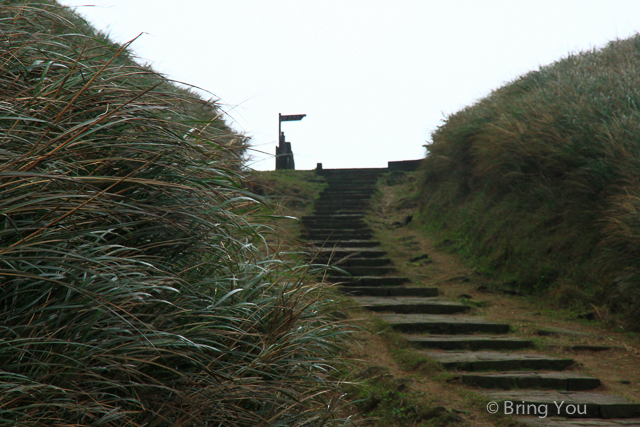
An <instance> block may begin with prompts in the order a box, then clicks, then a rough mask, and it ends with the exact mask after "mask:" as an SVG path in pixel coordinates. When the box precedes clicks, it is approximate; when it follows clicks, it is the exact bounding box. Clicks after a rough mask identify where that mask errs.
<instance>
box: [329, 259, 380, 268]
mask: <svg viewBox="0 0 640 427" xmlns="http://www.w3.org/2000/svg"><path fill="white" fill-rule="evenodd" d="M334 265H335V266H337V267H340V268H346V267H384V266H387V265H391V260H390V259H389V258H347V259H346V260H344V261H343V262H340V263H337V264H334Z"/></svg>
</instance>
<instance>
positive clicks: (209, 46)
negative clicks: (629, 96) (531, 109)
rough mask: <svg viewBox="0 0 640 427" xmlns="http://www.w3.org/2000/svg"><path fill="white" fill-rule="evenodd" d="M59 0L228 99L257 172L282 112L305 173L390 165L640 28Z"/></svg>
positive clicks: (527, 9)
mask: <svg viewBox="0 0 640 427" xmlns="http://www.w3.org/2000/svg"><path fill="white" fill-rule="evenodd" d="M59 2H60V3H62V4H64V5H67V6H72V7H76V6H77V11H78V12H79V13H80V14H81V15H83V16H84V17H85V18H87V19H88V20H89V22H91V23H92V24H93V25H94V26H95V27H96V28H98V29H100V30H103V31H105V32H108V33H110V35H111V37H112V39H114V40H115V41H117V42H120V43H123V42H126V41H128V40H130V39H133V38H134V37H136V36H137V35H138V34H140V33H144V34H143V35H142V36H141V37H140V38H139V39H138V40H137V41H136V42H135V43H134V44H133V47H132V48H133V51H134V53H135V54H136V55H137V56H138V57H139V58H140V62H146V63H151V64H152V65H153V67H154V68H155V70H156V71H159V72H161V73H163V74H165V75H167V76H168V77H170V78H172V79H175V80H179V81H183V82H186V83H189V84H193V85H196V86H199V87H201V88H203V89H205V90H207V91H209V92H211V93H212V94H213V96H215V97H216V98H220V102H221V104H222V105H223V106H224V109H225V110H227V111H228V114H229V116H230V120H232V121H233V123H232V126H233V127H234V128H235V129H237V130H239V131H241V132H243V133H245V134H247V135H249V136H251V138H252V145H253V148H254V150H256V151H254V152H253V153H252V156H253V163H252V167H253V168H255V169H259V170H270V169H274V167H275V162H274V159H273V157H272V156H273V154H274V153H275V147H276V145H277V133H278V113H282V114H307V117H305V118H304V119H303V120H302V121H299V122H286V123H283V125H282V127H283V131H284V132H285V135H286V137H287V141H290V142H291V143H292V148H293V152H294V155H295V162H296V168H297V169H313V168H315V166H316V163H319V162H321V163H323V166H324V167H325V168H347V167H385V166H386V165H387V161H389V160H408V159H417V158H421V157H423V156H424V153H425V151H424V147H423V145H424V144H425V143H427V142H428V141H429V140H430V136H431V132H432V131H433V130H435V129H436V128H437V127H438V126H439V125H441V124H442V120H443V119H444V118H445V117H446V116H448V115H450V114H452V113H455V112H456V111H458V110H460V109H461V108H464V107H465V106H467V105H470V104H473V103H474V102H475V101H477V100H479V99H480V98H482V97H484V96H486V95H488V94H489V93H490V92H491V90H493V89H496V88H498V87H500V86H501V85H503V84H504V83H506V82H509V81H511V80H513V79H515V78H516V77H518V76H519V75H522V74H524V73H526V72H528V71H532V70H536V69H538V68H539V67H540V66H542V65H547V64H550V63H552V62H554V61H556V60H558V59H561V58H563V57H565V56H567V55H568V54H569V53H572V52H578V51H583V50H588V49H592V48H598V47H602V46H604V45H605V44H606V43H607V42H608V41H611V40H615V39H616V38H627V37H629V36H631V35H634V34H636V33H637V32H638V31H640V1H638V0H550V1H547V0H532V1H526V0H525V1H519V0H508V1H499V0H482V1H478V0H466V1H465V0H439V1H431V0H384V1H382V0H182V1H176V0H59ZM88 5H90V6H88ZM203 96H204V97H207V98H208V97H211V96H212V95H211V94H206V93H204V92H203ZM260 152H266V153H267V154H261V153H260Z"/></svg>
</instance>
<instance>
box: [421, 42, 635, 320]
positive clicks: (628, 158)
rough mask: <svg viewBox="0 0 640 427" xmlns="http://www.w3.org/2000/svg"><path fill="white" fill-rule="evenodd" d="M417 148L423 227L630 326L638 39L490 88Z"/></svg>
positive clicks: (519, 280)
mask: <svg viewBox="0 0 640 427" xmlns="http://www.w3.org/2000/svg"><path fill="white" fill-rule="evenodd" d="M427 150H428V155H427V159H426V161H425V165H424V186H423V189H422V193H421V196H420V201H421V213H422V218H423V223H424V224H430V225H428V226H429V227H433V228H438V229H440V230H445V235H446V236H447V237H448V240H447V242H446V243H447V244H449V245H450V246H451V247H452V248H454V249H455V250H458V251H461V252H462V253H464V254H466V255H467V256H469V257H470V258H472V259H473V261H474V263H475V264H476V266H477V270H478V271H479V272H481V273H491V274H496V273H498V274H500V275H501V277H502V279H503V282H504V284H505V286H509V287H514V288H517V289H520V290H523V291H527V292H534V293H538V294H541V295H545V296H552V297H553V298H554V299H555V301H556V302H558V303H560V304H563V305H565V306H567V305H575V306H577V307H585V306H586V307H591V308H593V307H595V308H596V309H597V311H598V313H599V314H600V315H602V316H605V317H607V316H606V313H609V314H610V316H609V318H610V319H614V318H615V319H618V321H619V322H618V323H617V324H621V325H625V327H632V328H635V329H639V328H640V37H639V36H636V37H632V38H630V39H627V40H618V41H615V42H611V43H610V44H608V45H607V46H606V47H605V48H602V49H599V50H593V51H589V52H583V53H579V54H572V55H570V56H569V57H567V58H565V59H563V60H561V61H558V62H556V63H554V64H551V65H549V66H545V67H542V68H540V69H539V70H538V71H534V72H531V73H529V74H526V75H524V76H522V77H520V78H518V79H517V80H515V81H513V82H511V83H509V84H507V85H505V86H504V87H502V88H500V89H498V90H495V91H494V92H493V93H491V94H490V95H489V96H488V97H486V98H485V99H482V100H481V101H479V102H478V103H476V104H474V105H472V106H469V107H467V108H465V109H463V110H462V111H459V112H458V113H456V114H453V115H452V116H450V117H449V118H448V119H447V120H446V122H445V123H444V124H443V125H442V126H441V127H440V128H439V129H438V130H437V131H435V132H434V134H433V142H432V143H430V144H429V145H428V146H427ZM425 226H427V225H425Z"/></svg>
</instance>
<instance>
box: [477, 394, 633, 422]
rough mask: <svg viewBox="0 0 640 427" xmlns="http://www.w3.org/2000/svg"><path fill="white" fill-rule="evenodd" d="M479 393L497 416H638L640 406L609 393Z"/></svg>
mask: <svg viewBox="0 0 640 427" xmlns="http://www.w3.org/2000/svg"><path fill="white" fill-rule="evenodd" d="M482 394H483V396H485V397H487V398H489V399H492V401H494V402H496V404H497V406H496V407H497V408H498V413H499V414H505V415H529V416H537V417H541V416H543V417H544V418H547V417H555V416H562V417H567V418H605V419H607V418H636V417H640V404H638V403H629V402H628V401H627V400H626V399H625V398H624V397H621V396H614V395H609V394H602V393H594V392H588V391H536V390H530V391H490V392H489V391H487V392H483V393H482ZM542 425H545V426H546V425H548V424H542ZM564 425H567V424H564ZM569 425H570V424H569ZM578 425H580V424H578ZM587 425H588V424H587ZM622 425H625V424H622ZM626 425H628V424H626Z"/></svg>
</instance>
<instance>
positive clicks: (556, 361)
mask: <svg viewBox="0 0 640 427" xmlns="http://www.w3.org/2000/svg"><path fill="white" fill-rule="evenodd" d="M420 354H421V355H423V356H426V357H428V358H431V359H434V360H436V361H437V362H438V363H440V364H441V365H442V367H444V368H445V369H448V370H451V371H518V370H545V371H562V370H564V369H566V368H567V367H569V366H571V365H573V360H571V359H560V358H557V357H549V356H541V355H538V354H526V353H500V352H493V351H426V350H425V351H420Z"/></svg>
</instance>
